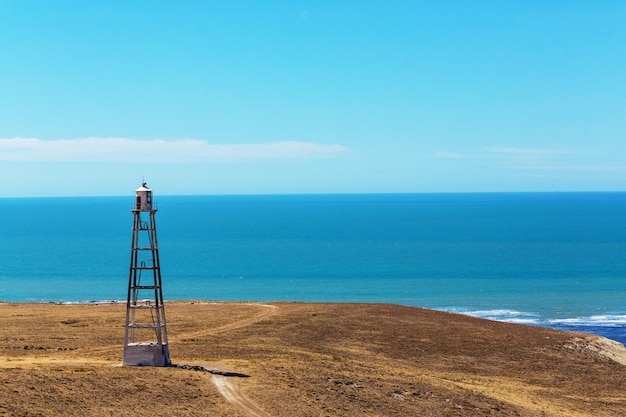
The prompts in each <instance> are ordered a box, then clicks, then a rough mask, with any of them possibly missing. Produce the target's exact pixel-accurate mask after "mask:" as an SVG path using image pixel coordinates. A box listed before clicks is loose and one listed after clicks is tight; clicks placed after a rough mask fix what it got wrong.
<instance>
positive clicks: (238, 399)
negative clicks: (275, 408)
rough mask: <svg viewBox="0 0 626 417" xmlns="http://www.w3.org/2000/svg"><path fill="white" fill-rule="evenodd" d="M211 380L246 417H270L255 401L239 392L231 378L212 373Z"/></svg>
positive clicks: (223, 395)
mask: <svg viewBox="0 0 626 417" xmlns="http://www.w3.org/2000/svg"><path fill="white" fill-rule="evenodd" d="M211 382H213V384H214V385H215V386H216V387H217V390H218V391H219V392H220V394H221V395H222V397H224V398H225V399H226V400H227V401H228V402H230V403H231V404H233V405H234V406H235V407H237V409H239V411H241V412H242V413H243V414H245V415H246V416H248V417H270V415H269V414H267V413H266V412H265V411H263V410H262V409H260V408H259V407H258V406H257V405H256V404H255V403H253V402H252V401H250V400H249V399H248V398H247V397H245V396H244V395H243V394H241V391H239V387H238V386H237V384H236V383H234V382H233V379H232V378H229V377H226V376H222V375H212V376H211Z"/></svg>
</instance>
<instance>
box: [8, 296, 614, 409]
mask: <svg viewBox="0 0 626 417" xmlns="http://www.w3.org/2000/svg"><path fill="white" fill-rule="evenodd" d="M166 312H167V319H168V334H169V340H170V352H171V356H172V361H173V362H174V363H175V364H176V365H177V366H175V367H171V368H147V367H122V366H119V364H120V363H121V359H122V351H123V347H122V342H123V336H124V317H125V316H124V315H125V306H124V305H122V304H102V305H56V304H10V303H0V320H1V321H0V324H1V326H0V341H1V343H0V368H2V369H1V370H0V415H15V416H31V415H32V416H34V415H41V416H52V415H99V416H100V415H102V416H122V415H124V416H128V415H137V416H144V415H145V416H148V415H151V416H256V417H266V416H296V417H297V416H568V417H570V416H573V417H576V416H592V415H593V416H624V415H625V414H626V413H625V410H626V367H625V366H626V349H624V347H623V346H622V345H621V344H619V343H616V342H612V341H609V340H607V339H603V338H600V337H597V336H591V335H586V334H582V333H568V332H559V331H554V330H550V329H543V328H536V327H529V326H522V325H514V324H507V323H497V322H492V321H487V320H480V319H476V318H472V317H466V316H460V315H455V314H449V313H443V312H435V311H430V310H423V309H418V308H410V307H402V306H394V305H384V304H380V305H379V304H302V303H276V304H271V305H266V304H238V303H209V302H176V303H168V304H167V306H166Z"/></svg>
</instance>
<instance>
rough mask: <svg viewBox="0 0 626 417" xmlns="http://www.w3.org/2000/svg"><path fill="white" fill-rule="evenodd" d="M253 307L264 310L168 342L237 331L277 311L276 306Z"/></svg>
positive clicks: (260, 305)
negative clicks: (263, 309)
mask: <svg viewBox="0 0 626 417" xmlns="http://www.w3.org/2000/svg"><path fill="white" fill-rule="evenodd" d="M253 305H255V306H259V307H263V308H265V309H266V310H265V311H263V312H261V313H260V314H258V315H256V316H253V317H250V318H247V319H245V320H240V321H236V322H234V323H229V324H226V325H224V326H221V327H216V328H214V329H207V330H203V331H200V332H195V333H187V334H181V335H178V336H176V337H173V338H172V337H170V342H171V341H172V340H185V339H187V338H193V337H199V336H206V335H211V334H218V333H223V332H227V331H230V330H235V329H239V328H241V327H246V326H250V325H251V324H254V323H257V322H259V321H261V320H265V319H266V318H268V317H271V316H273V315H274V314H276V312H277V311H278V307H277V306H273V305H270V304H253Z"/></svg>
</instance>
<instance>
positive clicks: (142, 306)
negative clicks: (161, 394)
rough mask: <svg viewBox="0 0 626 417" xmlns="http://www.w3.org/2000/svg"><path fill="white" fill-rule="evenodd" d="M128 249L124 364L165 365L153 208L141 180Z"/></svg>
mask: <svg viewBox="0 0 626 417" xmlns="http://www.w3.org/2000/svg"><path fill="white" fill-rule="evenodd" d="M135 192H136V195H137V197H136V203H135V207H134V208H133V209H132V210H131V212H132V213H133V236H132V246H131V250H130V272H129V277H128V299H127V302H126V331H125V333H124V365H135V366H138V365H143V366H168V365H170V364H171V362H170V354H169V347H168V344H167V329H166V326H165V306H164V305H163V290H162V285H161V284H162V282H161V265H160V262H159V245H158V241H157V230H156V221H155V219H154V215H155V214H156V212H157V210H156V208H155V207H153V202H152V190H151V189H149V188H148V187H146V183H145V182H144V183H143V184H142V185H141V187H139V188H138V189H137V190H136V191H135Z"/></svg>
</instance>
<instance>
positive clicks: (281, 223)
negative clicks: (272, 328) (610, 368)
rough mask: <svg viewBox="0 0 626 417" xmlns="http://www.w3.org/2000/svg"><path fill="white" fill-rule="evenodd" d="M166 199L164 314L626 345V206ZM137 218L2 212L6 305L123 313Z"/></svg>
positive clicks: (363, 198)
mask: <svg viewBox="0 0 626 417" xmlns="http://www.w3.org/2000/svg"><path fill="white" fill-rule="evenodd" d="M157 192H158V190H155V200H156V202H157V204H158V212H157V214H156V221H157V227H158V238H159V254H160V258H161V270H162V275H163V292H164V297H165V299H166V300H180V299H196V300H197V299H202V300H215V301H261V302H271V301H302V302H367V303H396V304H403V305H409V306H418V307H426V308H432V309H438V310H445V311H451V312H458V313H463V314H469V315H473V316H477V317H484V318H489V319H494V320H502V321H509V322H515V323H525V324H531V325H538V326H547V327H553V328H558V329H564V330H577V331H578V330H581V331H587V332H591V333H596V334H600V335H603V336H606V337H609V338H611V339H614V340H617V341H620V342H622V343H626V193H476V194H471V193H470V194H346V195H334V194H333V195H245V196H159V195H158V194H157ZM133 204H134V195H133V194H132V193H131V194H130V195H129V196H127V197H76V198H69V197H68V198H4V199H0V301H8V302H33V301H34V302H101V301H125V298H126V291H127V285H128V284H127V282H128V268H129V260H130V244H131V243H130V241H131V226H132V214H131V212H130V209H131V207H132V205H133Z"/></svg>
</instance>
